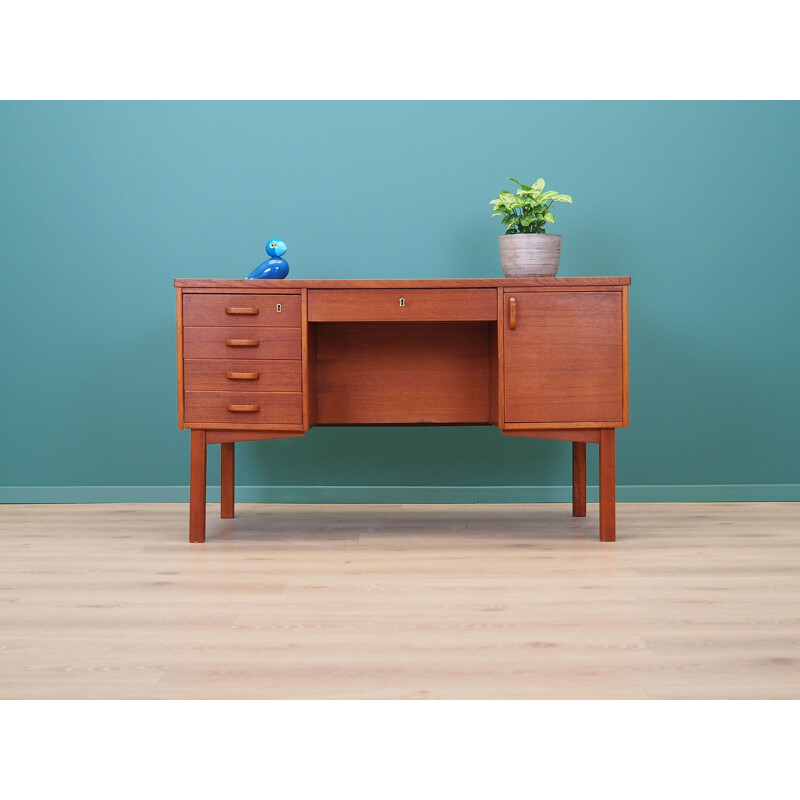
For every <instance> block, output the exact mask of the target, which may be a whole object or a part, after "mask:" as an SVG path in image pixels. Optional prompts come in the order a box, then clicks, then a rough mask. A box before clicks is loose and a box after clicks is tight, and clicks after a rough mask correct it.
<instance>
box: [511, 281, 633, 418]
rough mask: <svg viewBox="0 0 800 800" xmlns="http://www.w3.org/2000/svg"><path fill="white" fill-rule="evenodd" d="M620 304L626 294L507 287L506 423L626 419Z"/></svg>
mask: <svg viewBox="0 0 800 800" xmlns="http://www.w3.org/2000/svg"><path fill="white" fill-rule="evenodd" d="M622 302H623V301H622V293H621V292H577V291H525V290H522V291H506V292H505V296H504V305H505V313H504V321H503V322H504V331H503V341H504V380H505V421H506V422H507V423H592V422H599V423H616V424H617V425H624V424H626V422H625V421H624V419H623V392H624V390H625V387H624V385H623V320H622V310H623V309H622ZM512 307H513V308H512ZM512 325H513V329H512Z"/></svg>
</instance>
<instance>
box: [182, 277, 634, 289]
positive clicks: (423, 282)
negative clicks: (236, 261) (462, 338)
mask: <svg viewBox="0 0 800 800" xmlns="http://www.w3.org/2000/svg"><path fill="white" fill-rule="evenodd" d="M630 282H631V279H630V277H627V276H621V277H597V278H433V279H430V278H423V279H402V280H362V279H357V280H328V279H325V280H311V279H309V280H291V279H285V280H269V279H263V280H260V279H252V280H247V279H244V278H243V279H240V280H218V279H214V278H176V279H175V286H176V287H178V288H182V289H281V288H283V289H412V288H417V287H418V288H420V289H453V288H462V289H469V288H480V287H487V286H490V287H498V286H499V287H501V288H509V289H523V288H535V287H537V286H564V287H570V288H571V287H576V286H627V285H628V284H630Z"/></svg>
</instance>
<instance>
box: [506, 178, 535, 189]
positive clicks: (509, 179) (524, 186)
mask: <svg viewBox="0 0 800 800" xmlns="http://www.w3.org/2000/svg"><path fill="white" fill-rule="evenodd" d="M506 180H507V181H514V183H516V184H517V186H521V187H522V188H523V189H530V188H531V187H530V186H526V185H525V184H524V183H520V182H519V181H518V180H517V179H516V178H506Z"/></svg>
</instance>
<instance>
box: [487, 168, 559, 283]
mask: <svg viewBox="0 0 800 800" xmlns="http://www.w3.org/2000/svg"><path fill="white" fill-rule="evenodd" d="M506 180H509V181H513V182H514V183H516V184H517V186H519V187H520V188H519V189H518V190H517V193H516V194H512V193H511V192H509V191H505V190H504V191H502V192H500V195H499V196H498V197H497V199H496V200H491V201H490V203H491V205H492V206H494V214H492V216H493V217H502V218H503V220H502V221H503V224H504V225H505V226H506V233H505V235H504V236H501V237H500V263H501V264H502V266H503V274H504V275H505V276H506V277H507V278H538V277H546V276H552V275H555V274H556V273H557V272H558V261H559V259H560V257H561V237H560V236H559V235H558V234H557V233H545V232H544V226H545V225H547V223H548V222H550V223H552V222H555V221H556V220H555V217H554V216H553V212H552V211H551V207H552V205H553V203H571V202H572V198H571V197H570V196H569V195H568V194H559V193H558V192H554V191H547V192H546V191H545V190H544V185H545V184H544V178H539V180H538V181H536V183H534V184H533V186H526V185H525V184H524V183H520V182H519V181H518V180H517V179H516V178H506Z"/></svg>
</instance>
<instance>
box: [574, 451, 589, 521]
mask: <svg viewBox="0 0 800 800" xmlns="http://www.w3.org/2000/svg"><path fill="white" fill-rule="evenodd" d="M572 516H573V517H585V516H586V442H573V443H572Z"/></svg>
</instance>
